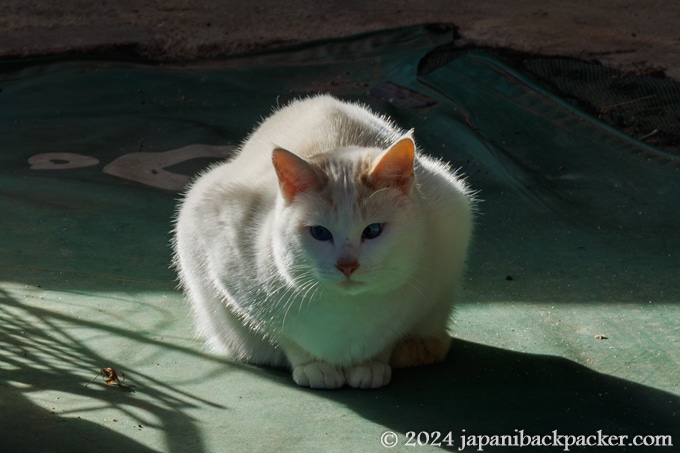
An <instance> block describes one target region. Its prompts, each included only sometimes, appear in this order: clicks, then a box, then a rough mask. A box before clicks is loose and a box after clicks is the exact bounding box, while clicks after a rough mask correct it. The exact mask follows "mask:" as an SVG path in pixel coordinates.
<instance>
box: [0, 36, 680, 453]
mask: <svg viewBox="0 0 680 453" xmlns="http://www.w3.org/2000/svg"><path fill="white" fill-rule="evenodd" d="M451 36H452V33H451V31H450V30H449V29H447V28H446V27H422V28H421V27H416V28H407V29H399V30H390V31H385V32H380V33H373V34H369V35H363V36H359V37H354V38H348V39H344V40H337V41H330V42H322V43H312V44H309V45H304V46H299V47H295V48H288V49H283V50H281V51H278V52H271V53H265V54H260V55H251V56H245V57H239V58H232V59H228V60H219V61H205V62H196V63H192V64H182V65H179V64H144V63H141V62H129V61H120V60H118V61H116V60H111V61H104V60H101V59H98V60H94V59H79V60H66V61H64V60H40V61H17V62H5V63H3V64H2V65H0V90H1V91H0V137H1V139H2V140H1V142H0V143H2V150H1V152H0V297H1V298H2V300H1V303H0V433H1V434H2V436H1V440H0V445H2V449H3V451H17V452H18V451H50V452H51V451H96V450H111V451H114V450H115V451H126V452H137V451H171V452H185V451H186V452H201V451H206V452H208V451H211V452H222V451H272V452H274V451H276V452H278V451H295V452H300V451H338V452H340V451H342V452H344V451H357V452H359V451H367V452H369V451H370V452H372V451H385V450H386V447H383V445H382V444H381V440H382V441H383V442H386V443H389V442H391V441H392V440H393V439H394V437H393V436H392V434H390V433H391V432H393V433H395V434H396V436H397V440H398V443H397V445H396V446H394V447H393V448H391V451H415V450H414V447H412V446H409V445H408V444H415V445H416V448H415V449H417V450H418V451H429V450H432V451H433V450H434V449H435V448H438V447H435V446H433V445H431V444H433V443H441V444H442V447H443V448H446V449H449V450H454V451H460V450H459V449H461V448H463V447H465V449H463V451H482V450H483V451H514V450H515V448H513V447H511V446H510V445H514V444H513V442H525V443H527V442H528V443H529V444H530V445H534V446H533V447H532V446H525V447H524V448H529V449H531V450H533V451H565V447H564V446H561V445H557V446H554V447H550V448H548V447H539V446H536V445H537V444H535V443H534V444H532V443H531V442H537V443H539V442H554V441H557V442H558V444H559V443H560V442H562V444H564V442H565V439H572V440H573V441H574V442H576V441H579V439H580V441H581V442H590V441H592V442H600V443H601V442H610V443H609V444H608V445H617V447H616V448H610V449H609V450H611V451H636V452H640V451H673V448H680V447H678V445H680V382H679V376H680V373H679V370H680V324H679V323H678V320H679V316H680V307H679V302H680V285H679V284H678V278H677V275H678V267H679V266H678V263H680V260H679V259H678V255H679V254H680V235H679V234H678V231H680V209H678V206H680V170H679V168H680V165H679V164H680V160H678V159H676V158H674V157H673V156H667V155H664V154H662V153H660V152H659V151H657V150H655V149H653V148H650V147H648V146H646V145H643V144H641V143H638V142H635V141H633V140H631V139H628V138H627V137H625V136H623V135H621V134H619V133H618V132H616V131H614V130H612V129H610V128H608V127H607V126H604V125H603V124H601V123H599V122H598V121H597V120H595V119H592V118H589V117H586V116H584V115H582V114H581V113H579V112H578V111H577V110H575V109H573V108H572V107H570V106H569V105H568V104H566V103H564V102H562V101H560V100H559V99H556V98H554V97H552V96H551V95H550V94H548V93H546V92H545V91H544V90H542V89H541V88H539V87H537V86H535V85H534V84H532V83H531V82H529V81H528V80H526V79H525V78H523V77H522V76H521V75H519V74H517V73H515V72H513V71H512V70H510V69H508V68H507V67H505V66H503V65H502V64H500V63H499V62H497V61H495V60H493V59H492V58H490V57H489V56H486V55H484V54H482V53H476V52H469V53H467V54H465V55H463V56H461V57H459V58H456V59H454V60H453V61H451V62H449V63H447V64H445V65H443V66H442V67H440V68H438V69H436V70H434V71H431V72H428V73H426V74H425V73H421V74H419V72H418V65H419V62H420V61H421V60H422V58H423V57H424V56H425V55H426V54H427V53H428V52H430V51H431V50H433V49H435V48H436V47H437V46H440V45H445V44H449V43H450V41H451V39H452V38H451ZM316 92H331V93H333V94H335V95H337V96H339V97H341V98H344V99H352V100H360V101H363V102H366V103H368V104H370V105H371V106H372V107H373V108H374V109H375V110H377V111H381V112H384V113H386V114H388V115H391V116H392V117H393V118H394V119H395V120H396V121H397V123H399V124H400V125H401V126H403V127H406V128H410V127H414V128H415V137H416V140H417V142H418V143H419V145H420V146H421V148H423V149H424V150H426V151H427V152H428V153H430V154H432V155H435V156H441V157H443V158H444V159H446V160H449V161H451V162H452V164H453V166H454V167H460V168H461V170H462V172H464V173H465V174H466V175H467V177H468V180H469V182H470V184H471V186H472V187H473V188H475V189H477V190H479V198H480V199H481V200H482V201H481V203H480V205H479V215H478V216H477V220H476V232H475V239H474V243H473V246H472V252H471V256H470V260H469V270H468V273H467V276H466V280H465V291H464V294H463V300H462V301H461V303H460V304H459V306H458V309H457V312H456V317H455V320H454V321H453V322H452V323H451V332H452V334H453V335H454V337H455V340H454V343H453V347H452V350H451V353H450V355H449V358H448V360H447V361H446V362H445V363H444V364H440V365H436V366H431V367H424V368H417V369H410V370H399V371H396V372H395V373H394V376H393V382H392V383H391V384H390V385H389V386H388V387H386V388H384V389H380V390H375V391H357V390H349V389H343V390H339V391H312V390H308V389H302V388H298V387H296V386H295V385H294V383H293V382H292V379H291V378H290V376H289V373H288V372H286V371H281V370H270V369H263V368H257V367H252V366H248V365H242V364H234V363H229V362H228V361H226V360H222V359H220V358H217V357H212V356H210V355H209V354H207V353H206V351H205V350H204V349H203V347H202V344H201V342H200V340H198V339H196V338H195V337H194V335H193V330H192V329H193V327H192V322H191V319H190V318H189V315H188V308H187V307H186V305H185V304H184V302H183V300H182V296H181V294H180V293H179V292H178V291H177V290H176V288H175V285H176V282H175V280H174V278H175V277H174V274H173V272H172V270H171V269H169V262H170V248H169V239H170V231H171V228H172V219H173V212H174V206H175V203H176V200H177V199H178V198H179V194H180V192H181V188H182V186H183V185H184V184H185V183H186V182H187V180H188V179H189V177H190V175H192V174H194V173H196V172H197V171H198V170H199V169H200V168H203V167H205V166H206V165H208V164H209V163H210V162H212V161H214V160H215V159H218V158H222V157H227V156H228V155H229V154H230V153H231V152H232V150H233V149H234V147H236V146H238V144H239V143H240V142H241V141H242V140H243V139H244V137H245V136H246V134H247V133H248V131H249V130H250V129H251V128H252V127H253V126H254V125H255V124H256V123H257V122H258V121H260V119H261V118H262V117H263V116H266V115H267V114H268V113H269V112H270V111H271V109H272V107H273V106H275V105H277V104H284V103H285V102H287V101H288V100H289V99H292V98H294V97H299V96H304V95H307V94H312V93H316ZM106 367H111V368H113V369H115V370H118V371H121V372H123V373H124V374H125V380H124V381H123V386H122V387H119V386H107V385H106V384H105V383H104V378H103V377H101V376H100V377H99V378H98V379H96V380H95V381H94V382H91V383H89V384H88V382H90V381H91V380H92V379H93V378H95V377H96V376H97V374H98V372H99V370H100V369H101V368H106ZM86 384H87V385H86ZM409 432H413V434H412V435H411V434H407V433H409ZM435 432H440V433H441V436H437V434H436V433H435ZM598 432H599V434H598ZM383 433H387V434H385V435H384V436H383ZM433 433H435V434H433ZM449 433H450V435H449V436H448V437H447V434H449ZM502 435H505V436H509V437H505V438H501V437H498V436H502ZM609 435H616V436H624V438H623V439H622V438H621V437H618V438H615V440H612V438H607V437H606V436H609ZM638 435H641V436H647V437H635V436H638ZM381 436H382V437H381ZM475 436H482V437H475ZM483 436H488V437H486V438H485V437H483ZM494 436H497V437H495V438H494ZM513 436H514V437H513ZM539 436H540V437H539ZM559 436H575V437H573V438H561V437H559ZM576 436H582V437H576ZM588 436H590V437H588ZM593 436H594V437H593ZM598 436H599V437H598ZM603 436H604V437H603ZM655 436H656V437H655ZM664 436H671V437H664ZM603 439H604V440H603ZM669 439H670V441H671V442H672V443H673V445H674V447H672V448H658V447H652V446H650V445H651V444H653V443H659V442H666V443H668V441H669ZM619 441H621V442H623V443H622V444H619V443H618V442H619ZM419 442H420V444H428V445H420V444H419ZM463 442H465V444H463ZM475 442H477V444H475ZM494 442H495V444H494ZM568 442H569V441H568V440H567V443H568ZM480 443H486V444H488V445H485V446H482V447H480V446H478V445H479V444H480ZM633 443H646V444H647V446H646V447H644V446H643V447H635V446H633V445H632V444H633ZM503 445H505V446H503ZM620 445H623V446H620ZM480 448H481V450H480ZM567 448H569V447H567ZM575 449H576V447H571V450H575ZM595 449H596V448H595V447H591V448H589V449H585V451H592V450H595ZM609 450H608V451H609ZM578 451H584V450H583V449H581V450H578Z"/></svg>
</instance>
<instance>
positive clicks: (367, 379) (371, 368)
mask: <svg viewBox="0 0 680 453" xmlns="http://www.w3.org/2000/svg"><path fill="white" fill-rule="evenodd" d="M345 377H346V378H347V385H349V386H350V387H353V388H359V389H377V388H379V387H384V386H386V385H387V384H389V383H390V379H391V378H392V368H390V366H389V365H388V364H387V363H385V362H380V361H372V362H364V363H361V364H359V365H355V366H353V367H350V368H348V369H347V370H346V371H345Z"/></svg>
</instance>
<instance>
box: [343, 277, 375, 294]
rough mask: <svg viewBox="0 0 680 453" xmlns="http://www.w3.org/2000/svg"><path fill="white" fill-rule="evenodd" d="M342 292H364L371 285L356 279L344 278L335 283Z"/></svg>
mask: <svg viewBox="0 0 680 453" xmlns="http://www.w3.org/2000/svg"><path fill="white" fill-rule="evenodd" d="M335 286H336V287H337V288H338V289H339V290H340V291H341V292H343V293H345V294H349V295H354V294H359V293H363V292H364V291H366V290H368V289H369V287H370V285H368V284H366V283H365V282H359V281H356V280H342V281H340V282H338V283H336V285H335Z"/></svg>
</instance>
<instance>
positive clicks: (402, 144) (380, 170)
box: [370, 134, 416, 193]
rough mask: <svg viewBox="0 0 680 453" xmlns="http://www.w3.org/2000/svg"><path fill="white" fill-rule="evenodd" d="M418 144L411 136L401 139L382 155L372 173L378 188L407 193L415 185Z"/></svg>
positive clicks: (373, 180)
mask: <svg viewBox="0 0 680 453" xmlns="http://www.w3.org/2000/svg"><path fill="white" fill-rule="evenodd" d="M415 153H416V144H415V143H414V142H413V137H411V135H410V134H408V135H405V136H404V137H402V138H400V139H399V141H397V142H396V143H395V144H394V145H392V146H390V148H389V149H388V150H387V151H385V152H384V153H382V154H381V155H380V157H379V158H378V161H377V162H376V163H375V165H374V166H373V169H372V170H371V173H370V178H371V181H372V183H373V184H374V185H375V186H377V187H397V188H398V189H400V190H401V191H402V192H404V193H407V192H408V191H409V190H410V189H411V186H412V185H413V160H414V158H415Z"/></svg>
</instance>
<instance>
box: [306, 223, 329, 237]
mask: <svg viewBox="0 0 680 453" xmlns="http://www.w3.org/2000/svg"><path fill="white" fill-rule="evenodd" d="M309 232H310V233H312V237H313V238H314V239H316V240H317V241H330V240H331V239H333V235H332V234H331V232H330V231H328V228H326V227H323V226H321V225H314V226H313V227H310V228H309Z"/></svg>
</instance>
